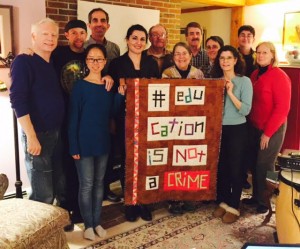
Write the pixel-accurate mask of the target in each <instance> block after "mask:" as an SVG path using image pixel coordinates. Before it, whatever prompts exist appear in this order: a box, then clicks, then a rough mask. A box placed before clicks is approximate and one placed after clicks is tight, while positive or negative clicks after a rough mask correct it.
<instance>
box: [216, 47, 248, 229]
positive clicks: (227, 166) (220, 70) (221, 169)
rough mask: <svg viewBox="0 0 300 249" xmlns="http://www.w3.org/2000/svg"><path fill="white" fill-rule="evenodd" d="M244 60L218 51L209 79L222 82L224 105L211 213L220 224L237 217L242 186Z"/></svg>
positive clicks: (245, 94) (231, 51) (235, 53)
mask: <svg viewBox="0 0 300 249" xmlns="http://www.w3.org/2000/svg"><path fill="white" fill-rule="evenodd" d="M244 68H245V67H244V61H243V60H242V59H241V55H240V54H239V52H238V51H237V50H236V49H235V48H234V47H232V46H229V45H226V46H224V47H222V48H220V50H219V51H218V55H217V57H216V59H215V64H214V67H213V77H214V78H223V79H224V81H225V102H224V112H223V120H222V138H221V149H220V158H219V165H218V173H217V203H218V204H219V206H218V207H217V208H216V209H215V211H214V212H213V215H214V216H215V217H219V218H222V221H223V222H224V223H233V222H235V221H236V220H237V219H238V218H239V216H240V211H239V204H240V198H241V194H242V184H243V175H244V167H243V159H244V157H245V151H246V146H247V139H248V138H247V125H246V115H248V114H249V112H250V110H251V104H252V94H253V90H252V85H251V81H250V79H249V78H248V77H245V76H243V75H244Z"/></svg>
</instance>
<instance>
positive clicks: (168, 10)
mask: <svg viewBox="0 0 300 249" xmlns="http://www.w3.org/2000/svg"><path fill="white" fill-rule="evenodd" d="M45 1H46V14H47V16H48V17H50V18H52V19H53V20H55V21H57V22H58V23H59V27H60V32H59V33H60V37H59V40H60V44H66V40H65V37H64V35H63V29H64V26H65V24H66V23H67V22H68V21H69V20H72V19H76V17H77V0H45ZM87 1H89V2H99V3H105V4H115V5H122V6H130V7H137V8H145V9H155V10H160V22H161V23H162V24H163V25H165V27H166V28H167V29H168V33H169V42H168V49H170V50H171V49H172V48H173V46H174V44H175V43H176V42H178V41H179V39H180V14H181V0H155V1H150V0H112V1H109V0H102V1H99V0H87ZM141 24H142V23H141Z"/></svg>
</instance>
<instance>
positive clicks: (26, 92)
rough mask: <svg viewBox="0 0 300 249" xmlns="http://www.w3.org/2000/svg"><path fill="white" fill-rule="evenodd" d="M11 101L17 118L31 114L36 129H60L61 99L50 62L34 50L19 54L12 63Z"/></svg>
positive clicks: (62, 109)
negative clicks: (32, 53)
mask: <svg viewBox="0 0 300 249" xmlns="http://www.w3.org/2000/svg"><path fill="white" fill-rule="evenodd" d="M11 78H12V85H11V88H10V101H11V106H12V108H13V109H14V111H15V113H16V116H17V118H20V117H22V116H25V115H27V114H29V115H30V119H31V122H32V124H33V127H34V129H35V131H36V132H44V131H49V130H55V129H59V128H60V127H61V124H62V120H63V116H64V110H65V106H64V100H63V96H62V90H61V87H60V84H59V81H58V78H57V74H56V72H55V69H54V67H53V65H52V63H51V62H50V63H48V62H47V61H45V60H44V59H43V58H42V57H40V56H39V55H37V54H34V55H33V56H31V55H25V54H22V55H19V56H17V57H16V58H15V60H14V61H13V63H12V66H11Z"/></svg>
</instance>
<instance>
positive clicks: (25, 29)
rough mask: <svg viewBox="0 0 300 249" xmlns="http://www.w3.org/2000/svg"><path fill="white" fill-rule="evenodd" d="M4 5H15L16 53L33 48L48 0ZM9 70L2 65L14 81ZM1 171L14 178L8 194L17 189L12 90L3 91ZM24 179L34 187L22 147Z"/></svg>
mask: <svg viewBox="0 0 300 249" xmlns="http://www.w3.org/2000/svg"><path fill="white" fill-rule="evenodd" d="M1 5H11V6H13V22H14V25H13V28H14V32H13V36H14V48H15V53H16V54H18V53H20V51H24V50H25V49H26V48H28V47H31V36H30V29H31V24H32V23H35V22H37V21H38V20H40V19H42V18H44V17H45V16H46V7H45V0H31V1H30V3H29V1H24V0H1ZM8 73H9V70H8V69H6V68H5V69H4V68H0V80H1V81H4V82H6V83H8V82H10V79H9V75H8ZM0 114H1V122H0V132H1V136H0V173H5V174H6V175H7V176H8V178H9V181H10V184H9V188H8V190H7V193H9V192H14V191H15V186H14V184H15V180H16V178H15V155H14V140H13V139H14V135H13V121H12V120H13V119H12V109H11V107H10V103H9V97H8V93H7V92H5V93H0ZM20 164H21V167H20V168H21V180H22V182H23V186H22V187H23V189H24V188H28V187H29V186H30V184H29V181H28V178H27V174H26V170H25V166H24V154H23V152H22V148H21V146H20Z"/></svg>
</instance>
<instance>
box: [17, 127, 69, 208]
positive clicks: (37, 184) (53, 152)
mask: <svg viewBox="0 0 300 249" xmlns="http://www.w3.org/2000/svg"><path fill="white" fill-rule="evenodd" d="M37 138H38V140H39V142H40V144H41V147H42V150H41V154H40V155H38V156H33V155H31V154H30V153H28V152H27V136H26V134H25V133H24V132H22V144H23V149H24V152H25V166H26V170H27V174H28V178H29V181H30V184H31V193H30V195H29V199H30V200H34V201H40V202H44V203H49V204H52V203H53V201H54V198H57V201H58V202H61V201H63V199H64V198H65V196H64V192H65V178H64V172H63V168H62V161H61V160H62V150H61V139H60V132H59V131H58V130H53V131H46V132H38V133H37Z"/></svg>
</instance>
